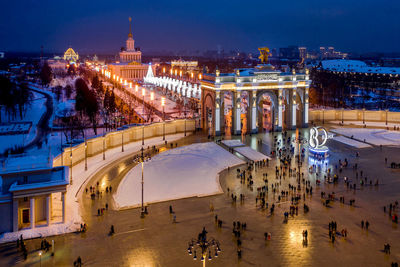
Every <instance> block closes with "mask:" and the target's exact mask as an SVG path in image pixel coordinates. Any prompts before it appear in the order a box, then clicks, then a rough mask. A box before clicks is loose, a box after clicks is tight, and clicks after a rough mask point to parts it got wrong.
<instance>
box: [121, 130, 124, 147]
mask: <svg viewBox="0 0 400 267" xmlns="http://www.w3.org/2000/svg"><path fill="white" fill-rule="evenodd" d="M121 134H122V144H121V145H122V146H121V152H124V130H122V131H121Z"/></svg>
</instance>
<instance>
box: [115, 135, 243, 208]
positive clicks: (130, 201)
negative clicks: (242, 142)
mask: <svg viewBox="0 0 400 267" xmlns="http://www.w3.org/2000/svg"><path fill="white" fill-rule="evenodd" d="M243 163H244V162H243V161H242V160H240V159H239V158H237V157H236V156H234V155H233V154H231V153H229V152H227V151H226V150H225V149H223V148H222V147H220V146H219V145H217V144H215V143H212V142H210V143H199V144H193V145H188V146H184V147H179V148H176V149H171V150H168V151H166V152H164V153H161V154H158V155H156V156H155V157H153V158H152V159H151V160H150V161H148V162H145V163H144V180H145V182H144V202H145V203H154V202H160V201H166V200H173V199H180V198H186V197H194V196H198V197H200V196H207V195H213V194H217V193H221V192H222V189H221V187H220V184H219V181H218V173H219V172H221V171H222V170H224V169H225V168H227V167H232V166H236V165H239V164H243ZM113 197H114V200H115V204H116V206H117V207H118V208H128V207H137V206H139V205H140V204H141V165H140V164H139V165H137V166H136V167H134V168H133V169H132V170H130V171H129V173H128V174H127V175H126V176H125V177H124V179H123V180H122V181H121V183H120V184H119V186H118V189H117V191H116V193H115V194H114V196H113Z"/></svg>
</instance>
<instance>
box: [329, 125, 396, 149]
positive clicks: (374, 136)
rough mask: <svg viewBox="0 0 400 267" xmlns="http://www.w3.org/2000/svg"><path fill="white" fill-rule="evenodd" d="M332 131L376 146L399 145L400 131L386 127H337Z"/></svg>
mask: <svg viewBox="0 0 400 267" xmlns="http://www.w3.org/2000/svg"><path fill="white" fill-rule="evenodd" d="M331 132H334V133H336V134H340V135H344V136H346V137H352V136H353V138H354V139H356V140H359V141H361V142H364V140H365V142H366V143H370V144H373V145H376V146H379V145H383V146H399V145H400V132H398V131H388V130H384V129H368V128H336V129H332V130H331Z"/></svg>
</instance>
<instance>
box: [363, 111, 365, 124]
mask: <svg viewBox="0 0 400 267" xmlns="http://www.w3.org/2000/svg"><path fill="white" fill-rule="evenodd" d="M363 124H365V108H363Z"/></svg>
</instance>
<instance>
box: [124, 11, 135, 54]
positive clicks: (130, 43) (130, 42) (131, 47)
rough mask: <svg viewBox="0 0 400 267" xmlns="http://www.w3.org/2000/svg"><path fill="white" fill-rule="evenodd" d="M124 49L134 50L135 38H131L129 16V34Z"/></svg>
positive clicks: (130, 19)
mask: <svg viewBox="0 0 400 267" xmlns="http://www.w3.org/2000/svg"><path fill="white" fill-rule="evenodd" d="M126 50H127V51H135V40H133V35H132V18H131V17H129V34H128V40H126Z"/></svg>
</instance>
